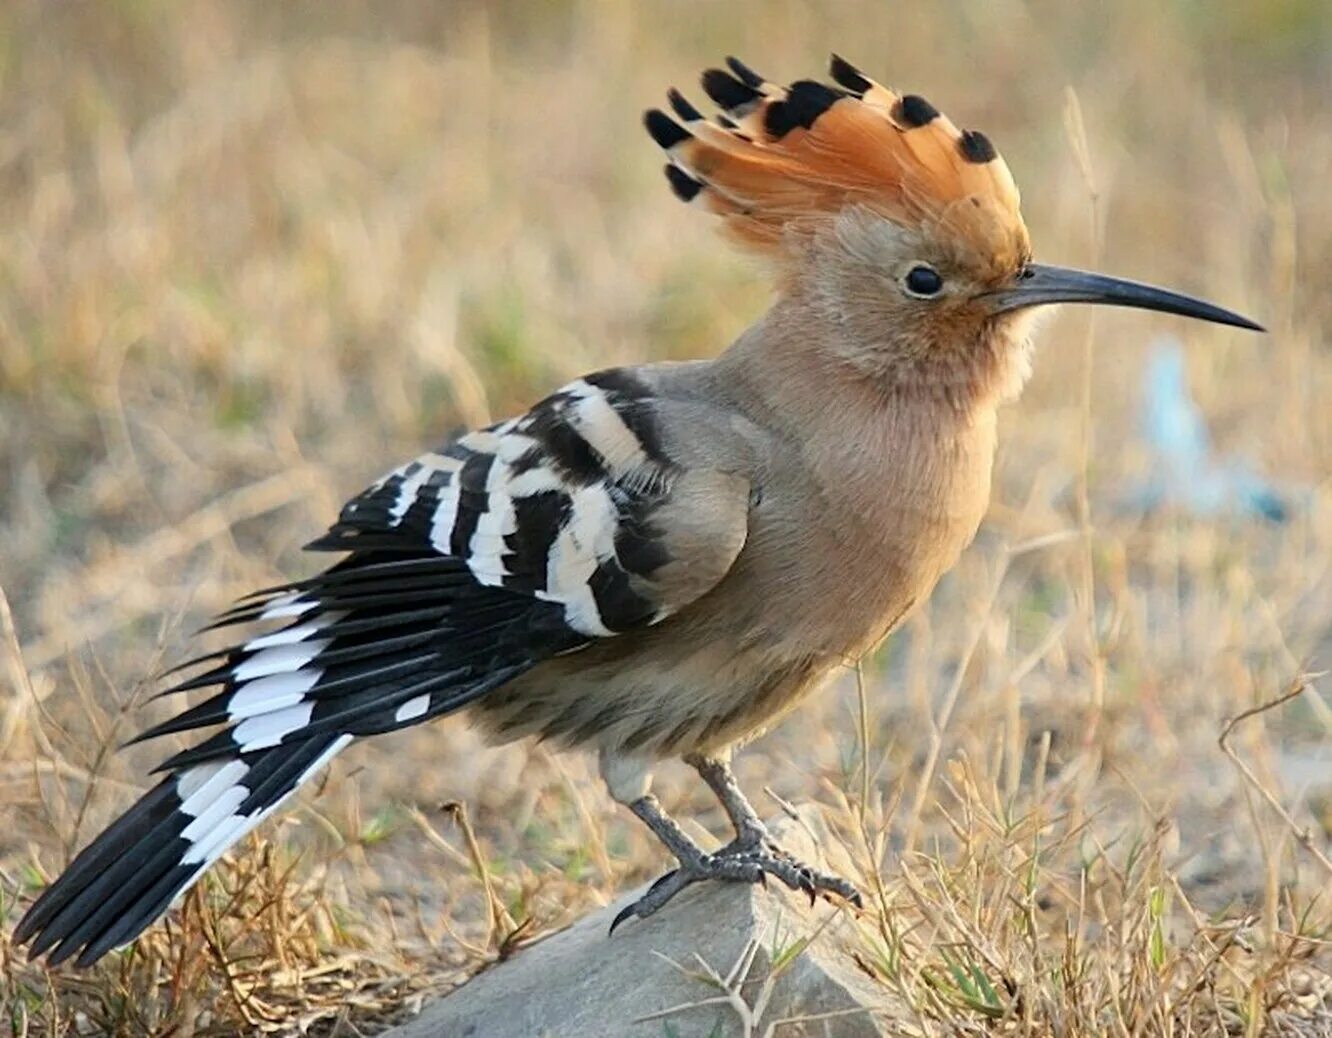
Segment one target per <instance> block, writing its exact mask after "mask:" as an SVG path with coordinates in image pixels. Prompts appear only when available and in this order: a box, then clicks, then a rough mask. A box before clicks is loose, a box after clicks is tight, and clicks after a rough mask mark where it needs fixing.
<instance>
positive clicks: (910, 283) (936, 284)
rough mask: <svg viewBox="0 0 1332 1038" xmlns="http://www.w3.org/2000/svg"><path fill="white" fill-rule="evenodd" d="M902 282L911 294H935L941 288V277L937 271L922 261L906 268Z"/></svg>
mask: <svg viewBox="0 0 1332 1038" xmlns="http://www.w3.org/2000/svg"><path fill="white" fill-rule="evenodd" d="M902 283H903V284H904V285H905V286H906V290H907V291H908V292H910V293H911V294H912V295H913V296H937V295H938V294H939V293H940V292H941V291H942V290H943V278H942V277H940V276H939V272H938V271H937V270H935V269H934V268H933V267H927V266H925V264H923V263H918V264H917V265H916V266H914V267H912V268H911V269H910V270H908V271H907V276H906V277H905V278H904V279H903V282H902Z"/></svg>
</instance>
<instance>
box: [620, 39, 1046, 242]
mask: <svg viewBox="0 0 1332 1038" xmlns="http://www.w3.org/2000/svg"><path fill="white" fill-rule="evenodd" d="M727 64H728V65H729V66H730V71H729V72H727V71H723V70H721V69H710V70H708V71H707V72H705V73H704V74H703V89H704V90H705V91H706V92H707V94H708V96H709V97H711V98H712V100H713V101H714V102H716V103H717V105H718V107H719V108H721V110H722V114H721V115H719V116H718V117H717V120H716V121H715V122H709V121H708V120H707V119H705V118H704V117H703V115H702V113H700V112H699V111H698V110H697V109H696V108H694V107H693V105H691V104H690V103H689V102H688V101H686V100H685V99H684V97H683V96H681V95H680V94H679V93H678V92H677V91H674V90H672V91H671V92H670V94H669V98H670V102H671V107H672V109H673V110H674V111H675V114H676V116H677V117H678V118H679V119H680V120H681V122H682V123H683V125H681V123H678V122H676V121H675V120H674V119H672V118H671V117H670V116H668V115H667V114H666V113H665V112H662V111H660V110H658V109H653V110H651V111H649V112H648V113H647V114H646V116H645V123H646V125H647V128H648V132H649V133H651V134H652V137H653V139H654V140H655V141H656V142H657V143H658V144H659V145H660V146H661V147H662V148H663V149H664V150H665V151H666V153H667V156H668V157H669V158H670V164H669V165H668V166H667V167H666V174H667V177H668V179H669V180H670V182H671V186H672V188H674V190H675V193H676V194H677V195H678V196H679V197H680V198H681V199H683V200H684V201H686V202H691V203H693V204H696V205H700V206H702V207H703V208H705V209H707V210H708V211H710V212H713V213H716V214H717V215H719V216H722V217H724V218H725V220H726V224H727V227H728V230H730V231H731V232H732V234H733V236H734V237H735V238H737V240H739V241H740V242H742V243H743V244H746V245H748V246H751V247H753V248H757V249H760V250H763V251H768V252H773V251H778V252H779V251H781V250H782V249H783V248H784V247H785V244H786V242H788V241H789V240H790V233H791V232H792V231H797V232H798V231H800V230H802V229H806V230H807V229H812V228H815V227H817V226H818V224H819V222H820V221H821V220H824V221H826V220H827V219H828V218H831V217H833V216H835V215H836V214H837V213H839V212H841V211H842V210H843V209H845V208H847V207H848V206H855V205H859V206H863V207H865V208H868V209H870V210H872V211H874V212H877V213H879V214H881V215H882V216H884V217H885V218H886V219H889V220H891V221H893V222H895V223H898V224H901V225H904V226H909V227H924V228H928V229H929V230H930V231H931V232H932V233H934V234H942V235H946V236H948V237H949V238H951V239H953V240H954V244H955V245H956V246H957V247H959V248H962V249H966V250H974V251H975V252H977V253H979V254H980V255H982V256H985V257H987V259H988V260H989V261H990V262H992V263H994V264H995V265H996V266H997V267H1001V268H1003V267H1008V266H1011V265H1016V264H1018V263H1020V262H1022V260H1023V259H1025V255H1026V252H1027V248H1028V246H1027V232H1026V228H1025V226H1024V225H1023V223H1022V216H1021V213H1020V212H1019V208H1018V206H1019V199H1018V190H1017V185H1016V184H1015V183H1014V182H1013V176H1012V174H1011V173H1010V172H1009V171H1008V166H1007V165H1006V164H1005V162H1004V160H1003V159H1002V158H1001V157H1000V156H999V154H998V153H997V152H996V151H995V150H994V147H993V146H992V145H991V144H990V142H989V140H988V139H987V138H986V137H985V135H984V134H982V133H979V132H977V131H973V130H967V131H961V130H959V129H958V128H957V127H956V126H954V125H953V123H952V122H951V121H950V120H949V119H948V118H947V117H946V116H944V115H942V114H940V113H939V112H938V111H937V110H936V109H935V108H934V107H933V106H932V105H931V104H930V103H929V102H928V101H926V100H925V99H924V98H921V97H918V96H915V95H898V94H896V93H894V92H893V91H891V90H889V89H888V88H886V87H883V86H881V85H879V84H878V83H875V82H874V81H873V80H871V79H869V78H867V77H866V76H864V75H862V74H861V73H860V72H859V71H858V70H857V69H855V68H854V67H853V66H851V65H850V64H849V63H848V62H846V61H844V60H843V59H841V58H839V57H837V56H836V55H833V59H832V64H831V74H832V77H833V79H834V81H835V82H836V83H837V84H838V85H837V86H835V87H833V86H827V85H825V84H823V83H818V82H815V81H813V80H801V81H800V82H797V83H793V84H792V85H791V86H790V87H779V86H775V85H774V84H772V83H769V82H767V81H766V80H764V79H763V78H762V77H761V76H759V75H758V74H757V73H755V72H754V71H753V70H751V69H750V68H749V67H748V66H746V65H744V64H743V63H742V62H740V61H737V60H736V59H735V58H728V59H727Z"/></svg>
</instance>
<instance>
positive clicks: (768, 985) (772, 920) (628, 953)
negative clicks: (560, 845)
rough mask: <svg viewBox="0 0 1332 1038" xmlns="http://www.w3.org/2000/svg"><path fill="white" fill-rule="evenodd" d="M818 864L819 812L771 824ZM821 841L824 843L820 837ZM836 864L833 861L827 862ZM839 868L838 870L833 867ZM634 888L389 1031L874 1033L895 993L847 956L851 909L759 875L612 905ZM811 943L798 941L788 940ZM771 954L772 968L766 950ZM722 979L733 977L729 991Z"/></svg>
mask: <svg viewBox="0 0 1332 1038" xmlns="http://www.w3.org/2000/svg"><path fill="white" fill-rule="evenodd" d="M772 829H773V833H774V835H775V836H776V837H777V839H778V840H779V842H780V843H781V844H782V845H783V846H784V847H785V848H786V849H787V850H789V851H790V852H791V853H793V854H795V855H797V856H798V857H801V858H803V859H804V860H805V861H809V862H810V863H811V864H815V863H817V864H820V865H823V866H825V867H827V865H828V863H827V862H826V861H825V860H824V858H823V856H822V855H820V854H819V853H818V851H817V850H816V848H815V847H814V841H813V839H812V838H811V837H812V834H813V833H814V832H821V830H822V826H821V823H820V821H819V819H818V818H817V816H816V815H812V814H811V813H809V812H804V813H802V817H801V818H800V819H799V820H791V819H786V818H784V819H782V820H781V821H779V822H777V823H774V825H773V826H772ZM819 842H820V844H822V845H824V846H828V845H830V843H831V841H829V840H827V839H824V838H820V840H819ZM834 864H836V863H834ZM842 871H845V869H843V870H842ZM643 889H646V888H642V889H639V890H636V891H633V892H632V893H630V894H627V895H625V897H624V898H623V899H622V900H621V901H619V902H618V903H617V904H614V905H610V906H608V907H607V908H604V909H602V910H600V911H598V912H595V913H593V914H592V915H590V916H586V917H585V918H583V919H581V920H579V921H578V922H577V923H575V924H574V925H573V926H571V927H570V928H569V929H567V930H563V931H561V932H560V933H557V934H554V935H552V936H550V937H548V938H546V939H545V940H543V941H541V942H539V943H538V944H535V945H533V946H531V947H529V948H527V949H525V950H523V951H522V952H520V953H519V954H518V955H517V956H515V957H514V958H512V959H510V960H509V961H507V962H504V963H501V964H499V965H497V966H495V967H494V968H492V969H490V970H487V971H486V972H484V973H482V974H480V975H479V976H477V977H475V978H474V979H472V980H471V981H469V982H468V983H467V984H464V985H463V986H462V987H460V988H458V989H457V990H456V991H454V992H451V993H450V994H449V995H447V996H445V997H444V998H442V999H440V1000H439V1001H437V1002H434V1003H432V1004H429V1005H427V1006H426V1007H425V1008H424V1009H423V1010H422V1012H421V1014H420V1016H418V1017H417V1018H416V1019H414V1020H412V1021H410V1022H408V1023H406V1024H404V1025H402V1026H400V1027H397V1028H395V1029H394V1030H392V1031H390V1032H388V1035H389V1036H390V1038H537V1036H541V1038H574V1036H578V1038H585V1036H615V1038H620V1036H625V1038H640V1036H641V1038H666V1036H678V1038H694V1036H698V1038H722V1036H725V1038H732V1036H737V1038H739V1036H743V1038H751V1036H753V1038H767V1036H769V1035H771V1036H772V1038H815V1036H817V1038H871V1036H874V1038H877V1036H880V1035H883V1034H886V1033H888V1032H887V1031H886V1030H885V1029H884V1022H885V1021H887V1020H891V1019H892V1018H893V1016H894V1015H897V1014H894V1013H893V1012H892V1005H891V996H890V995H889V993H888V992H887V991H886V990H885V989H884V988H883V987H881V986H879V985H877V984H875V983H874V982H873V981H872V980H871V979H870V978H869V977H868V976H866V975H865V973H864V972H862V971H861V970H860V968H859V967H857V965H856V964H855V962H854V960H853V959H852V950H853V949H854V948H855V947H856V946H857V944H858V943H859V937H858V933H857V929H856V923H855V920H854V919H853V918H852V914H851V911H850V910H849V909H847V908H844V907H842V906H834V905H832V904H830V903H828V902H826V901H822V900H820V901H819V902H818V903H817V904H815V905H814V906H813V907H811V906H810V903H809V900H808V898H806V897H803V896H799V895H796V894H794V893H792V892H791V891H788V890H786V889H785V887H783V886H782V885H781V884H779V883H776V882H775V881H769V883H768V884H767V886H766V887H759V886H748V885H739V884H721V883H700V884H698V885H696V886H694V887H691V888H689V889H687V890H685V891H684V892H683V893H681V894H680V895H679V896H678V897H677V898H676V899H675V900H674V901H672V902H671V903H670V904H669V905H667V906H666V907H665V908H664V909H662V910H661V912H659V913H658V914H657V915H655V916H653V917H651V918H649V919H646V920H639V919H630V920H628V921H627V922H625V923H624V924H623V925H622V926H621V927H620V929H619V930H617V931H616V933H615V936H614V937H607V935H606V932H607V930H608V929H609V927H610V923H611V920H612V919H614V918H615V915H616V913H617V912H618V911H619V910H620V908H621V907H623V906H624V905H626V904H629V903H630V901H631V900H633V899H635V898H637V897H638V896H639V895H640V894H642V892H643ZM802 940H803V941H807V942H808V943H807V945H806V946H805V947H804V948H803V949H800V948H799V947H798V945H797V942H800V941H802ZM774 960H776V961H777V962H778V963H779V967H778V969H776V970H775V971H774V970H773V962H774ZM728 982H729V985H730V989H729V990H727V984H728Z"/></svg>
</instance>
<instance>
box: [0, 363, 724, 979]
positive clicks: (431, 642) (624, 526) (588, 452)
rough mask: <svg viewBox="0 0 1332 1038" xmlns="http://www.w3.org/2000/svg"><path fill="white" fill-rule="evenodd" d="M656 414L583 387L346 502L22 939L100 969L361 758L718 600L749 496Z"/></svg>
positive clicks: (593, 381) (233, 616) (629, 391)
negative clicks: (228, 857) (139, 790)
mask: <svg viewBox="0 0 1332 1038" xmlns="http://www.w3.org/2000/svg"><path fill="white" fill-rule="evenodd" d="M666 408H667V405H666V404H665V403H664V402H662V401H659V400H657V399H656V398H655V397H654V395H653V394H652V392H651V391H650V389H649V388H648V387H647V386H646V385H645V384H644V383H643V382H642V381H640V380H639V379H638V378H637V377H636V376H634V375H633V374H632V373H630V372H627V371H623V370H613V371H607V372H602V373H600V374H597V375H591V376H588V377H587V378H585V379H580V380H578V381H576V382H574V383H572V384H570V385H569V386H566V387H565V388H564V389H562V390H560V391H559V392H557V393H555V394H553V395H552V396H550V397H548V398H547V399H546V400H544V401H542V402H541V403H540V404H538V405H537V406H536V407H534V408H533V409H532V410H531V411H530V412H528V413H527V414H526V415H524V416H522V417H520V418H517V419H513V420H510V421H507V422H502V423H499V424H497V425H494V426H492V427H490V428H488V429H484V430H481V431H478V432H473V433H469V434H468V435H466V436H463V437H461V438H460V439H458V440H456V441H454V442H452V443H450V444H448V445H446V446H444V447H442V448H441V449H440V450H438V451H433V452H430V453H427V454H424V455H422V456H421V457H419V458H418V459H416V460H415V461H413V462H411V463H410V464H407V465H404V466H403V467H401V468H399V469H396V470H395V471H393V472H391V473H390V474H389V475H387V476H385V477H384V478H383V479H381V480H380V481H379V482H377V483H376V484H374V485H373V486H372V487H370V488H369V489H367V490H366V491H365V492H364V493H362V494H360V495H359V496H357V497H356V498H354V499H353V500H352V501H350V502H349V503H348V504H347V505H346V506H345V507H344V508H343V510H342V514H341V516H340V517H339V519H338V522H337V523H336V524H334V526H333V527H332V528H331V529H330V530H329V532H328V533H327V534H325V535H324V536H323V537H321V538H319V539H318V540H316V541H314V542H313V543H312V544H311V545H309V547H310V548H311V549H313V550H319V551H338V552H348V553H349V554H348V556H347V557H346V558H345V559H343V560H342V561H341V562H339V563H337V564H336V565H334V566H332V567H330V568H329V569H328V570H326V571H324V572H323V573H320V574H318V575H316V576H314V577H311V578H309V579H306V580H301V581H296V582H293V583H291V584H288V585H284V586H282V587H279V588H274V589H270V590H268V591H265V592H261V593H258V594H256V595H253V596H251V597H250V598H248V599H246V600H243V601H242V602H241V603H240V604H239V605H237V606H236V608H234V609H232V610H231V611H230V612H229V613H226V614H224V615H223V616H222V617H220V618H219V620H218V622H217V624H216V625H215V626H229V625H237V624H264V625H267V626H272V625H273V624H278V625H279V626H278V627H277V629H276V630H270V631H267V632H266V633H257V634H255V635H253V636H252V637H250V638H248V639H247V640H245V641H243V642H240V643H238V644H236V645H234V646H233V647H231V648H229V649H225V650H223V651H221V652H218V653H213V654H210V655H209V656H204V657H201V658H199V659H197V660H194V661H192V663H191V664H187V666H193V665H197V664H203V663H208V664H210V666H208V667H207V669H205V670H204V671H203V673H200V674H198V675H197V676H194V677H192V678H189V679H188V680H186V681H183V682H181V683H180V684H178V685H176V686H175V687H174V688H172V689H169V690H168V691H167V692H166V693H163V694H164V695H166V694H169V693H172V692H179V691H185V690H191V689H203V688H213V689H214V690H215V691H214V693H213V694H212V695H211V696H210V697H208V698H207V699H205V700H204V701H203V702H202V703H200V704H198V705H197V706H194V707H192V708H190V709H188V710H186V711H184V712H183V713H181V714H179V715H178V716H176V717H174V718H172V719H171V720H169V721H167V722H165V723H163V724H160V725H157V726H156V727H154V728H152V729H150V730H149V731H147V732H145V733H144V734H143V735H141V736H140V737H139V738H140V739H148V738H154V737H156V736H160V735H165V734H168V733H171V732H184V731H192V730H196V729H200V728H208V727H217V726H221V727H220V730H219V731H218V732H217V733H216V734H214V735H212V736H210V737H208V738H206V739H204V740H203V741H202V742H200V743H198V744H197V745H195V746H192V747H190V748H188V749H186V750H183V751H181V752H180V753H177V754H175V755H174V756H172V757H170V758H169V759H167V760H166V761H165V762H163V764H162V765H161V766H160V767H159V769H158V771H161V772H165V773H166V775H165V777H164V778H163V779H162V781H161V782H159V783H158V785H157V786H155V787H154V788H153V789H152V790H151V791H150V792H149V793H147V794H146V795H145V796H144V797H143V799H141V800H140V801H139V802H138V803H137V804H136V805H135V806H134V807H132V808H130V810H129V811H128V812H127V813H126V814H124V815H123V816H122V817H121V818H120V819H118V820H117V821H116V822H114V823H113V824H112V825H111V826H110V827H109V828H108V829H107V830H106V831H105V832H103V833H102V834H101V835H100V836H98V837H97V839H95V840H94V841H93V843H92V844H91V845H90V846H89V847H87V848H86V849H85V850H84V851H83V852H82V853H80V854H79V855H78V856H77V857H76V858H75V859H74V861H73V862H72V863H71V864H70V866H69V867H68V868H67V869H66V870H65V872H64V873H63V874H62V875H61V876H60V877H59V878H58V879H57V880H56V881H55V882H54V883H53V884H52V885H51V886H50V887H48V888H47V890H46V891H45V892H44V893H43V894H42V896H41V897H40V898H39V899H38V900H37V902H36V903H35V904H34V905H33V906H32V908H31V909H30V910H29V911H28V913H27V914H26V915H25V916H24V918H23V920H22V921H21V922H20V923H19V925H18V927H17V929H16V930H15V934H14V937H15V940H16V941H17V942H19V943H24V942H28V941H31V942H32V946H31V953H32V954H33V955H40V954H43V953H46V952H50V961H51V962H52V963H57V962H60V961H62V960H64V959H66V958H69V957H70V956H71V955H74V954H76V953H77V954H78V959H77V961H78V963H79V964H80V965H87V964H89V963H91V962H93V961H95V960H96V959H98V958H99V957H101V956H102V955H103V954H105V953H106V952H107V951H108V950H109V949H111V948H114V947H117V946H119V945H122V944H125V943H127V942H128V941H130V940H132V939H133V938H134V937H136V936H137V935H138V934H139V933H141V932H142V931H143V930H144V929H145V928H146V927H147V926H148V925H149V924H150V923H151V922H152V921H153V920H154V919H156V918H157V916H158V915H160V914H161V913H162V912H163V911H164V910H165V909H166V908H167V906H168V905H169V904H170V902H171V901H172V900H173V899H174V898H175V897H176V896H177V895H179V894H180V893H181V892H182V891H184V890H185V889H187V888H188V887H189V886H190V885H191V884H193V883H194V882H195V881H196V880H197V879H198V878H199V876H200V875H202V873H203V872H204V871H205V870H206V869H207V868H208V867H209V866H210V865H211V864H212V863H213V862H214V861H216V860H217V859H218V858H219V857H220V856H221V855H222V854H223V853H224V852H225V851H226V850H227V848H229V847H231V846H232V845H233V844H235V842H236V841H237V840H239V839H240V838H241V837H243V836H244V835H245V834H246V833H248V832H250V831H251V830H252V829H253V828H254V827H255V826H256V825H258V824H259V823H260V822H261V821H262V820H263V819H264V818H265V817H267V816H268V815H269V814H271V813H272V812H273V811H274V810H276V809H277V807H278V806H279V805H280V803H281V802H282V801H283V800H284V799H285V798H286V797H287V796H289V795H290V794H291V793H292V792H294V791H295V789H296V788H297V787H298V786H299V785H300V784H301V783H302V782H303V781H305V780H306V779H307V778H308V777H310V775H312V774H313V773H314V772H315V771H316V770H318V769H319V768H320V767H322V766H323V765H324V764H326V763H327V762H328V761H329V760H330V759H331V758H332V757H333V756H334V755H335V754H336V753H338V752H339V751H340V750H341V749H343V748H344V747H345V746H346V745H347V744H348V743H349V742H351V741H352V740H353V739H354V738H356V737H360V736H364V735H371V734H375V733H378V732H386V731H391V730H393V729H396V728H401V727H404V726H406V725H409V724H415V723H418V722H421V721H423V720H426V719H428V718H431V717H436V716H439V715H442V714H445V713H449V712H450V711H453V710H456V709H458V708H459V707H461V706H463V705H465V704H467V703H469V702H471V701H473V700H475V699H476V698H477V697H479V696H482V695H485V694H486V693H487V692H488V691H490V690H491V689H494V688H497V687H498V686H500V685H502V684H504V683H506V682H508V681H510V680H512V679H513V678H514V677H516V676H517V675H519V674H521V673H523V672H525V671H526V670H529V669H530V668H532V667H533V666H536V665H537V664H538V663H540V662H541V661H543V660H545V659H548V658H550V657H551V656H554V655H557V654H561V653H567V652H571V651H576V650H577V649H579V648H581V647H583V646H585V645H587V644H589V643H590V642H591V641H593V640H595V639H598V638H607V637H611V636H614V635H617V634H620V633H623V632H630V631H632V630H634V629H636V628H641V627H644V626H647V625H650V624H653V623H655V622H657V621H659V620H661V619H663V618H664V617H666V616H669V615H670V614H671V613H672V612H674V611H676V610H678V609H680V608H681V607H683V606H684V605H686V604H688V602H690V601H693V600H694V599H696V598H697V597H699V596H700V595H702V594H703V593H704V592H706V591H707V590H708V589H709V588H710V587H712V586H713V585H715V583H716V582H717V581H718V580H720V579H721V577H722V576H723V575H724V574H725V573H726V571H727V570H728V569H729V568H730V566H731V563H732V562H733V561H734V559H735V557H736V555H737V554H738V553H739V551H740V548H741V546H742V545H743V543H744V539H745V534H746V528H747V511H748V494H749V485H748V482H747V481H746V480H745V479H744V478H742V477H740V476H737V475H734V474H729V473H725V472H722V471H719V470H716V469H712V468H699V467H693V468H687V467H683V466H681V465H678V464H676V463H674V462H673V461H672V459H671V458H670V457H669V456H668V455H667V452H666V450H665V448H664V447H663V438H662V435H661V434H662V431H663V430H662V424H661V423H662V421H663V417H664V416H665V415H666V414H667V410H666ZM136 741H137V740H136Z"/></svg>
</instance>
